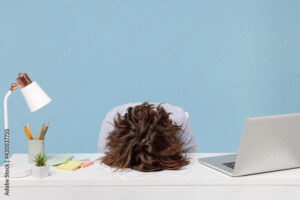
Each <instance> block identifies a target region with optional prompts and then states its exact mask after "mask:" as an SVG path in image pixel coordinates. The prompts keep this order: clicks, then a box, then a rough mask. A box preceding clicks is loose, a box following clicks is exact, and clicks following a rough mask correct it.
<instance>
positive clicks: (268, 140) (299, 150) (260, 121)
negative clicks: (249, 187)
mask: <svg viewBox="0 0 300 200" xmlns="http://www.w3.org/2000/svg"><path fill="white" fill-rule="evenodd" d="M199 161H200V163H202V164H204V165H206V166H208V167H211V168H213V169H215V170H218V171H220V172H223V173H224V174H227V175H229V176H234V177H236V176H244V175H250V174H258V173H264V172H272V171H278V170H284V169H292V168H298V167H300V113H295V114H284V115H274V116H264V117H254V118H248V119H246V121H245V124H244V129H243V135H242V138H241V141H240V147H239V150H238V153H237V154H228V155H221V156H214V157H206V158H200V159H199Z"/></svg>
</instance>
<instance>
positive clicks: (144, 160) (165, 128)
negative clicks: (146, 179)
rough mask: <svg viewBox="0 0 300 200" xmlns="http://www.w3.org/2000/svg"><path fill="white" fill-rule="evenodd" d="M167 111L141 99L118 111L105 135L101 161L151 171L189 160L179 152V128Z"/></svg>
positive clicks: (118, 167) (174, 168)
mask: <svg viewBox="0 0 300 200" xmlns="http://www.w3.org/2000/svg"><path fill="white" fill-rule="evenodd" d="M169 115H170V113H167V112H166V110H165V109H164V108H163V107H162V106H161V105H158V106H157V107H155V106H154V105H153V104H149V103H146V102H145V103H143V104H141V105H137V106H135V107H129V108H128V109H127V113H126V114H125V115H124V116H121V115H120V113H118V114H117V116H116V118H115V120H114V127H115V128H114V130H113V131H112V132H111V133H110V134H109V136H108V137H107V144H106V147H107V148H108V152H106V154H105V156H104V157H103V158H102V162H103V163H105V164H106V165H109V166H111V167H115V168H117V169H122V168H131V169H135V170H138V171H143V172H150V171H160V170H176V169H180V168H182V167H183V166H185V165H187V164H188V163H189V161H188V160H187V158H186V157H185V156H183V155H182V153H181V147H182V145H183V143H181V142H180V141H179V139H178V132H179V131H180V129H181V127H180V126H179V125H177V124H175V123H173V122H172V120H171V119H170V117H169Z"/></svg>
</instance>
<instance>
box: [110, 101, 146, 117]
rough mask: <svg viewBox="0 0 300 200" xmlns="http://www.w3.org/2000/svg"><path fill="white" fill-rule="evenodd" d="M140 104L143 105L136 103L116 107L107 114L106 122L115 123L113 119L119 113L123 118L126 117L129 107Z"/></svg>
mask: <svg viewBox="0 0 300 200" xmlns="http://www.w3.org/2000/svg"><path fill="white" fill-rule="evenodd" d="M139 104H141V103H140V102H136V103H127V104H122V105H119V106H116V107H114V108H113V109H111V110H110V111H109V112H108V113H107V114H106V116H105V121H113V119H114V118H115V116H116V115H117V113H120V115H121V116H124V115H125V113H126V112H127V109H128V108H129V107H133V106H136V105H139Z"/></svg>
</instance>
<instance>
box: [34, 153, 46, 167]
mask: <svg viewBox="0 0 300 200" xmlns="http://www.w3.org/2000/svg"><path fill="white" fill-rule="evenodd" d="M34 162H35V165H36V166H38V167H42V166H45V165H46V155H45V154H42V153H39V154H37V155H36V157H35V160H34Z"/></svg>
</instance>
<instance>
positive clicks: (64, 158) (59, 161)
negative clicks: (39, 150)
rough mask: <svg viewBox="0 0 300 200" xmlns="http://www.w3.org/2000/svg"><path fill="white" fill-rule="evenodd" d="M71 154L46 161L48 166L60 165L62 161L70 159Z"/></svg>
mask: <svg viewBox="0 0 300 200" xmlns="http://www.w3.org/2000/svg"><path fill="white" fill-rule="evenodd" d="M72 158H73V156H67V157H62V158H56V159H55V160H53V161H51V162H49V163H47V164H48V165H49V166H57V165H60V164H62V163H66V162H68V161H69V160H72Z"/></svg>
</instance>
